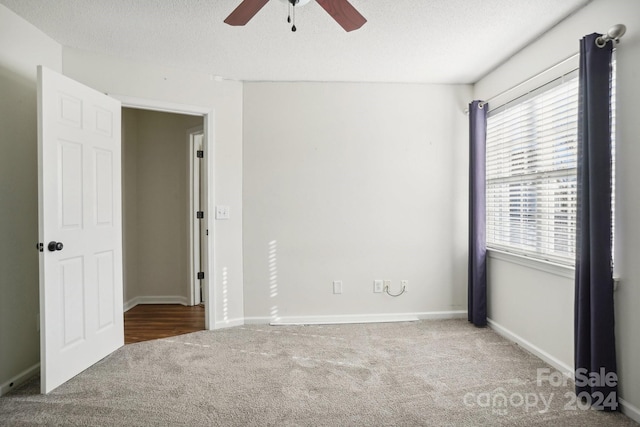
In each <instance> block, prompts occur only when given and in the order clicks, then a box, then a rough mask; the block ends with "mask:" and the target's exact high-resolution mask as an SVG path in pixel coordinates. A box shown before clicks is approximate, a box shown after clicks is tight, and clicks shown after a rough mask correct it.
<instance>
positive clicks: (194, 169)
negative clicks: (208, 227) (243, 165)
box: [187, 126, 206, 305]
mask: <svg viewBox="0 0 640 427" xmlns="http://www.w3.org/2000/svg"><path fill="white" fill-rule="evenodd" d="M198 135H202V138H203V140H202V143H203V145H204V136H205V133H204V127H203V126H196V127H193V128H191V129H188V130H187V157H188V159H189V179H188V181H189V182H188V184H187V191H188V192H189V206H188V208H187V215H188V216H189V249H190V250H189V254H190V257H189V258H190V265H189V280H190V283H191V285H190V286H189V303H190V304H191V305H198V304H200V303H202V302H203V298H201V296H200V280H202V279H198V272H200V271H204V270H201V267H202V265H201V262H202V259H203V258H204V257H203V256H202V255H203V253H202V252H203V251H202V242H203V241H206V236H203V234H204V233H202V227H198V222H199V221H200V219H198V218H197V216H196V213H197V211H199V210H204V209H203V207H202V206H201V202H202V193H203V191H202V190H203V189H202V188H200V186H201V183H202V181H203V180H202V176H201V174H202V172H203V170H204V168H203V167H202V166H201V164H200V161H199V159H198V156H197V151H198V147H197V146H196V136H198ZM200 149H201V150H204V147H200ZM196 199H197V200H196ZM196 259H197V262H196Z"/></svg>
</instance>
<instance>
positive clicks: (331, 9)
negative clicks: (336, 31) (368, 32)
mask: <svg viewBox="0 0 640 427" xmlns="http://www.w3.org/2000/svg"><path fill="white" fill-rule="evenodd" d="M316 1H317V2H318V3H319V4H320V6H322V7H323V8H324V10H326V11H327V12H328V13H329V15H331V16H332V17H333V19H335V20H336V22H337V23H338V24H340V25H341V26H342V28H344V29H345V31H353V30H357V29H358V28H360V27H362V26H363V25H364V23H365V22H367V20H366V19H365V17H364V16H362V15H361V14H360V12H358V11H357V10H356V8H355V7H353V6H352V5H351V3H349V2H348V0H316Z"/></svg>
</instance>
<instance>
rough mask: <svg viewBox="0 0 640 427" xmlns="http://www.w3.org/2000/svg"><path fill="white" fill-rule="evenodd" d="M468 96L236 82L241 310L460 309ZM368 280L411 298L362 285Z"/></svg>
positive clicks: (416, 87)
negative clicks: (336, 287)
mask: <svg viewBox="0 0 640 427" xmlns="http://www.w3.org/2000/svg"><path fill="white" fill-rule="evenodd" d="M470 97H471V87H470V86H465V85H460V86H456V85H450V86H449V85H421V84H407V85H403V84H357V83H356V84H352V83H245V96H244V150H243V151H244V166H243V171H244V193H243V206H244V267H245V287H244V300H245V315H246V316H247V317H249V318H253V319H252V320H255V321H259V320H262V321H266V320H269V319H276V318H282V319H283V320H286V318H287V317H292V316H293V317H308V316H342V315H388V314H414V313H416V314H419V315H428V314H426V313H433V312H453V311H460V310H466V280H467V276H466V262H467V261H466V251H467V248H466V241H467V238H466V233H467V220H466V217H467V194H468V192H467V186H468V185H467V142H466V140H467V135H468V131H467V117H466V115H465V114H464V108H465V105H466V103H467V102H468V100H469V99H470ZM274 268H275V269H277V274H274V273H273V271H274V270H273V269H274ZM274 276H277V278H275V277H274ZM375 279H389V280H392V291H393V292H398V291H399V289H400V281H401V280H408V281H409V286H408V289H409V292H408V293H407V294H406V295H403V296H401V297H398V298H392V297H389V296H386V295H383V294H376V293H373V281H374V280H375ZM334 280H342V281H343V293H342V294H341V295H334V294H333V288H332V282H333V281H334Z"/></svg>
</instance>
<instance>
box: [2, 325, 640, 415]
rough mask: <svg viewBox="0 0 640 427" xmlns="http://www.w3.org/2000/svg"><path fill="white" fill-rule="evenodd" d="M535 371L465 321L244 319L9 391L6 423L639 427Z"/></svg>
mask: <svg viewBox="0 0 640 427" xmlns="http://www.w3.org/2000/svg"><path fill="white" fill-rule="evenodd" d="M538 368H549V366H548V365H546V364H545V363H543V362H542V361H540V360H539V359H538V358H536V357H534V356H532V355H531V354H529V353H527V352H526V351H523V350H522V349H521V348H519V347H518V346H516V345H514V344H511V343H509V342H508V341H506V340H504V339H503V338H501V337H500V336H498V335H497V334H495V333H494V332H493V331H491V330H489V329H477V328H475V327H473V326H471V325H469V324H468V323H467V322H466V321H464V320H443V321H420V322H410V323H386V324H361V325H331V326H292V327H289V326H278V327H270V326H245V327H237V328H231V329H226V330H220V331H214V332H209V331H203V332H196V333H193V334H188V335H182V336H179V337H175V338H167V339H162V340H156V341H149V342H144V343H138V344H131V345H128V346H125V347H124V348H122V349H120V350H118V351H117V352H115V353H114V354H113V355H111V356H109V357H107V358H106V359H104V360H103V361H101V362H100V363H98V364H96V365H95V366H93V367H92V368H90V369H88V370H87V371H85V372H83V373H82V374H80V375H78V376H77V377H75V378H74V379H72V380H71V381H69V382H68V383H67V384H65V385H63V386H61V387H60V388H58V389H57V390H55V391H54V392H52V393H51V394H49V395H46V396H43V395H39V394H38V391H39V384H38V381H37V380H34V381H32V382H31V383H29V384H27V385H25V386H23V387H22V388H21V389H18V390H15V391H14V392H13V393H11V394H9V395H7V396H5V397H2V398H0V425H9V426H26V425H29V426H31V425H69V426H71V425H82V426H207V425H219V426H392V425H393V426H395V425H397V426H420V425H438V426H444V425H450V426H475V425H487V426H499V425H509V426H531V425H550V426H581V427H582V426H614V425H616V426H617V425H620V426H630V425H635V424H634V423H633V422H632V421H631V420H630V419H629V418H627V417H625V416H623V415H621V414H607V413H600V412H597V411H593V410H589V409H586V410H581V409H577V408H576V406H577V405H573V408H576V409H570V408H571V407H572V404H571V400H570V398H568V397H566V396H565V393H570V392H571V391H572V385H571V384H568V385H567V386H566V387H553V386H551V385H550V384H549V383H548V382H547V381H545V382H544V383H543V384H541V385H538V384H537V382H536V375H537V374H536V372H537V371H536V370H537V369H538ZM534 397H535V399H538V400H537V403H536V406H534V405H533V403H534V402H536V400H535V399H534ZM504 398H506V402H507V403H506V404H503V403H504V402H505V400H504ZM501 399H502V400H501ZM549 401H550V405H549V407H548V408H547V407H546V404H545V403H544V402H546V403H549ZM526 402H528V406H527V404H526Z"/></svg>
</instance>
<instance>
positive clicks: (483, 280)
mask: <svg viewBox="0 0 640 427" xmlns="http://www.w3.org/2000/svg"><path fill="white" fill-rule="evenodd" d="M488 108H489V104H487V103H483V102H482V101H473V102H472V103H471V104H469V279H468V280H469V283H468V286H469V291H468V311H467V313H468V314H467V316H468V318H469V322H473V324H474V325H476V326H486V325H487V260H486V258H487V242H486V229H485V228H486V225H485V218H486V207H485V202H486V195H485V175H486V145H487V110H488Z"/></svg>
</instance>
